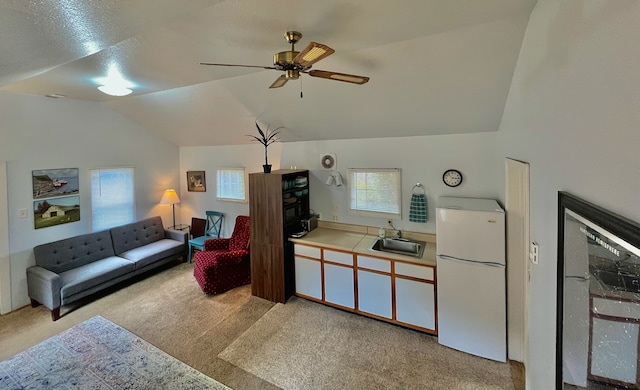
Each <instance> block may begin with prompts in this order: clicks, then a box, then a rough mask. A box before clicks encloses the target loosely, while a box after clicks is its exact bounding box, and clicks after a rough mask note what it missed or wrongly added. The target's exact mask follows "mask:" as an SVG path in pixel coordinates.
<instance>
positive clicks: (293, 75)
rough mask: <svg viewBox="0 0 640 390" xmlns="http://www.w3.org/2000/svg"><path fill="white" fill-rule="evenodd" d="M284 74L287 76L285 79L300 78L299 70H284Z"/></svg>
mask: <svg viewBox="0 0 640 390" xmlns="http://www.w3.org/2000/svg"><path fill="white" fill-rule="evenodd" d="M284 76H285V77H286V78H287V80H297V79H298V78H300V71H299V70H295V69H293V70H287V71H285V72H284Z"/></svg>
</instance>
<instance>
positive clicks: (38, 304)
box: [31, 298, 41, 307]
mask: <svg viewBox="0 0 640 390" xmlns="http://www.w3.org/2000/svg"><path fill="white" fill-rule="evenodd" d="M40 305H41V303H40V302H38V301H36V300H35V299H33V298H31V307H38V306H40Z"/></svg>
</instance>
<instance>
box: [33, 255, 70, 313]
mask: <svg viewBox="0 0 640 390" xmlns="http://www.w3.org/2000/svg"><path fill="white" fill-rule="evenodd" d="M27 288H28V291H29V298H31V299H33V300H35V301H38V302H39V303H41V304H43V305H45V306H46V307H47V308H49V309H50V310H54V309H56V308H59V307H60V306H61V300H60V289H61V288H62V280H61V279H60V275H58V274H57V273H55V272H52V271H49V270H48V269H46V268H42V267H39V266H37V265H34V266H31V267H29V268H27Z"/></svg>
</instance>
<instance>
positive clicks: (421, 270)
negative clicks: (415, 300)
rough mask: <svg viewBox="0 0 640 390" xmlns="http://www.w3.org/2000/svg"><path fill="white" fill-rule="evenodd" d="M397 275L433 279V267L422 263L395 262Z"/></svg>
mask: <svg viewBox="0 0 640 390" xmlns="http://www.w3.org/2000/svg"><path fill="white" fill-rule="evenodd" d="M395 267H396V275H403V276H410V277H413V278H419V279H425V280H433V268H431V267H425V266H422V265H416V264H408V263H401V262H399V261H396V262H395Z"/></svg>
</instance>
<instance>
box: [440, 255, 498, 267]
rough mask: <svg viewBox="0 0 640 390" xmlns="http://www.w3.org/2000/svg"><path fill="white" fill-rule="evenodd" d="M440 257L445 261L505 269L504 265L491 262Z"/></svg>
mask: <svg viewBox="0 0 640 390" xmlns="http://www.w3.org/2000/svg"><path fill="white" fill-rule="evenodd" d="M438 257H440V258H441V259H443V260H453V261H464V262H466V263H475V264H480V265H486V266H488V267H496V268H505V265H504V264H500V263H494V262H491V261H475V260H468V259H459V258H457V257H453V256H447V255H438Z"/></svg>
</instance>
